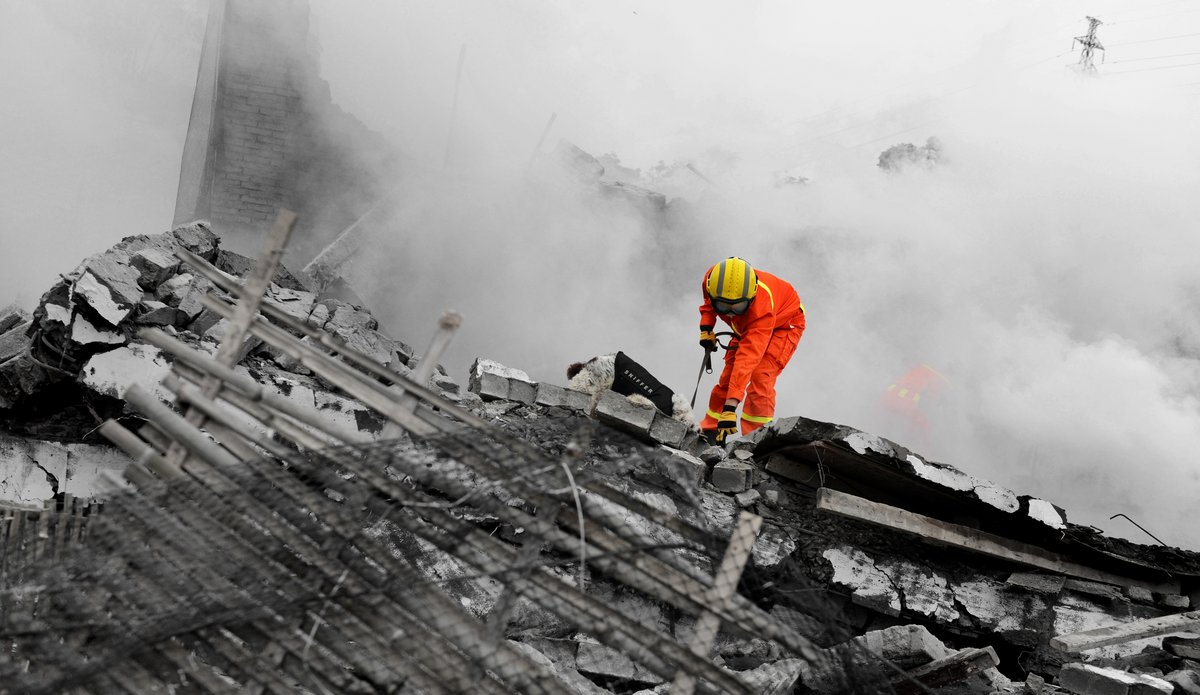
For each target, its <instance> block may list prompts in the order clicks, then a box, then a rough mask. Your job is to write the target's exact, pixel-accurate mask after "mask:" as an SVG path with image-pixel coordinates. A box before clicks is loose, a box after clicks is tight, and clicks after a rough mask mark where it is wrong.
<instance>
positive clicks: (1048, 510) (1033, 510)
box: [1022, 497, 1067, 529]
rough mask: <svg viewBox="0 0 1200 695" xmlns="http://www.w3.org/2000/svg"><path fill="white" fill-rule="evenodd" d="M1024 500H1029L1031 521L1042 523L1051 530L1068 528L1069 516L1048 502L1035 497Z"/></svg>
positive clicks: (1028, 507) (1028, 506)
mask: <svg viewBox="0 0 1200 695" xmlns="http://www.w3.org/2000/svg"><path fill="white" fill-rule="evenodd" d="M1022 499H1026V500H1027V509H1028V514H1029V517H1030V518H1031V519H1033V520H1035V521H1040V522H1042V523H1043V524H1045V525H1047V526H1049V527H1050V528H1056V529H1064V528H1066V527H1067V515H1066V513H1064V512H1063V511H1062V510H1061V509H1059V508H1058V507H1056V506H1054V505H1053V504H1051V503H1049V502H1047V501H1046V500H1039V499H1037V498H1034V497H1030V498H1022Z"/></svg>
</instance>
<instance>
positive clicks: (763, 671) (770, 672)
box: [737, 659, 805, 695]
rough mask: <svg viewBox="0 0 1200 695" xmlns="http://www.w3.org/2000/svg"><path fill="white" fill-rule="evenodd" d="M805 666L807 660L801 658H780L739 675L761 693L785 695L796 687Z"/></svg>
mask: <svg viewBox="0 0 1200 695" xmlns="http://www.w3.org/2000/svg"><path fill="white" fill-rule="evenodd" d="M804 668H805V662H804V661H803V660H801V659H780V660H779V661H773V662H770V663H766V664H763V665H762V666H759V667H758V668H755V669H751V670H749V671H740V672H738V673H737V677H738V678H740V679H741V680H742V682H743V683H745V684H746V685H749V686H750V687H751V689H752V690H753V692H755V693H758V694H759V695H785V693H790V692H792V691H793V689H794V688H795V687H796V681H797V680H799V679H800V674H801V673H803V672H804Z"/></svg>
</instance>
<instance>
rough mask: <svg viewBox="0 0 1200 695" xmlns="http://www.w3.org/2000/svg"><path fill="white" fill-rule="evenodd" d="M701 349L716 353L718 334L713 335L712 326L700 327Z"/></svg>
mask: <svg viewBox="0 0 1200 695" xmlns="http://www.w3.org/2000/svg"><path fill="white" fill-rule="evenodd" d="M700 347H702V348H704V349H705V350H708V351H709V352H714V351H716V349H717V334H716V333H713V327H712V326H701V327H700Z"/></svg>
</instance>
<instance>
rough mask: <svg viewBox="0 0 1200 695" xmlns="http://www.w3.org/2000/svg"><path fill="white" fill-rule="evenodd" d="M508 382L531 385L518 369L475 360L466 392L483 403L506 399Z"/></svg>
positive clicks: (468, 378) (524, 374) (490, 361)
mask: <svg viewBox="0 0 1200 695" xmlns="http://www.w3.org/2000/svg"><path fill="white" fill-rule="evenodd" d="M409 366H412V365H411V363H410V365H409ZM510 380H517V381H524V382H526V383H533V382H532V380H531V379H530V378H529V375H528V374H526V373H525V372H523V371H521V370H519V369H513V368H511V367H505V366H504V365H502V364H500V363H499V362H494V361H492V360H485V359H476V360H475V362H474V363H472V364H471V369H470V370H469V372H468V374H467V390H468V391H471V392H472V393H477V394H479V395H480V397H482V398H483V399H484V400H485V401H490V400H499V399H507V398H508V397H509V381H510ZM530 402H532V401H530Z"/></svg>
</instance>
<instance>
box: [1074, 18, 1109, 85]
mask: <svg viewBox="0 0 1200 695" xmlns="http://www.w3.org/2000/svg"><path fill="white" fill-rule="evenodd" d="M1087 21H1088V33H1087V36H1076V37H1075V41H1077V42H1079V43H1081V44H1083V53H1081V54H1080V55H1079V67H1078V70H1079V71H1080V72H1084V73H1089V74H1092V73H1095V72H1096V66H1095V65H1094V64H1093V63H1092V55H1093V54H1094V53H1095V51H1096V49H1097V48H1099V49H1100V50H1102V51H1103V50H1104V46H1103V44H1101V43H1100V42H1099V41H1097V40H1096V27H1098V26H1100V25H1101V24H1103V23H1104V22H1101V21H1100V20H1098V19H1096V18H1095V17H1088V18H1087ZM1071 46H1072V47H1074V46H1075V44H1073V43H1072V44H1071Z"/></svg>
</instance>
